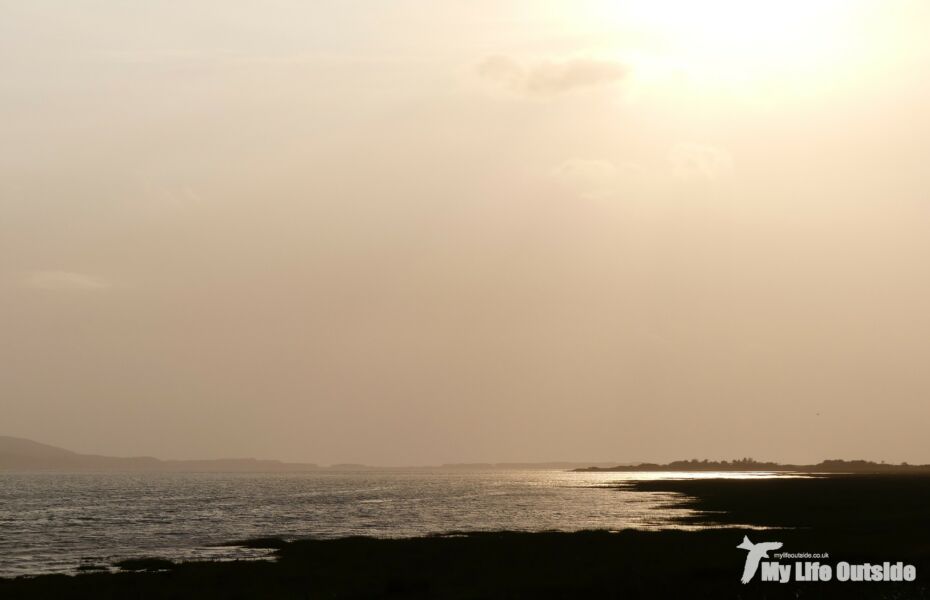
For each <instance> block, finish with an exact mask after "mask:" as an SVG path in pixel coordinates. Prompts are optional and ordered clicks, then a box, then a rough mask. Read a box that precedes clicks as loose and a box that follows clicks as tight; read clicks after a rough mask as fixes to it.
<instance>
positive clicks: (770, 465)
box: [574, 458, 930, 473]
mask: <svg viewBox="0 0 930 600" xmlns="http://www.w3.org/2000/svg"><path fill="white" fill-rule="evenodd" d="M574 471H577V472H589V471H604V472H637V471H643V472H648V471H658V472H668V471H681V472H692V471H693V472H697V471H717V472H751V471H758V472H768V473H930V465H909V464H907V463H901V464H897V465H896V464H890V463H884V462H880V463H877V462H872V461H868V460H840V459H836V460H825V461H822V462H819V463H817V464H816V465H787V464H780V463H774V462H761V461H757V460H753V459H751V458H740V459H737V460H723V461H713V460H706V459H705V460H696V459H691V460H676V461H673V462H670V463H666V464H656V463H639V464H635V465H617V466H614V467H601V466H589V467H583V468H579V469H574Z"/></svg>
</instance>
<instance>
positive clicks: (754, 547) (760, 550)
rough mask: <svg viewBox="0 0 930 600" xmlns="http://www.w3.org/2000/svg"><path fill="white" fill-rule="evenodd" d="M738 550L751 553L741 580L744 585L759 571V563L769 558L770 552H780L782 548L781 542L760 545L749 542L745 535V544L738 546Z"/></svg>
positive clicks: (760, 543) (747, 556)
mask: <svg viewBox="0 0 930 600" xmlns="http://www.w3.org/2000/svg"><path fill="white" fill-rule="evenodd" d="M737 548H739V549H741V550H747V551H748V552H749V554H747V555H746V565H745V566H744V567H743V578H742V579H741V580H740V581H742V582H743V583H749V581H750V580H751V579H752V578H753V576H754V575H755V574H756V571H757V570H758V569H759V561H760V560H761V559H763V558H768V557H769V550H778V549H779V548H781V542H759V543H758V544H753V543H752V542H750V541H749V536H748V535H744V536H743V542H742V543H741V544H740V545H739V546H737Z"/></svg>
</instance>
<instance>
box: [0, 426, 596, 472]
mask: <svg viewBox="0 0 930 600" xmlns="http://www.w3.org/2000/svg"><path fill="white" fill-rule="evenodd" d="M590 464H591V463H583V462H536V463H533V462H521V463H516V462H509V463H458V464H444V465H440V466H424V467H375V466H371V465H363V464H357V463H338V464H334V465H330V466H328V467H327V466H320V465H317V464H315V463H299V462H283V461H280V460H261V459H255V458H220V459H213V460H162V459H158V458H154V457H151V456H135V457H125V458H124V457H116V456H101V455H97V454H80V453H78V452H72V451H71V450H65V449H64V448H59V447H57V446H51V445H49V444H42V443H40V442H35V441H32V440H27V439H24V438H18V437H11V436H4V435H0V472H2V471H61V472H72V471H78V472H80V471H121V472H126V471H129V472H132V471H138V472H179V473H181V472H200V473H206V472H214V473H224V472H225V473H236V472H242V473H279V472H281V473H283V472H291V473H293V472H304V471H317V470H322V469H330V470H333V471H369V470H396V469H411V468H421V469H461V470H496V469H573V468H576V467H581V466H584V465H590ZM610 464H611V463H596V466H602V467H606V466H609V465H610Z"/></svg>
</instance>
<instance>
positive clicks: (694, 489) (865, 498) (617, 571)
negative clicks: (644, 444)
mask: <svg viewBox="0 0 930 600" xmlns="http://www.w3.org/2000/svg"><path fill="white" fill-rule="evenodd" d="M617 487H618V490H621V491H622V490H623V489H625V488H633V489H635V490H636V491H644V492H661V493H672V494H675V496H673V497H672V499H671V500H670V503H671V504H674V505H675V506H676V507H682V506H684V507H687V508H690V509H691V510H693V511H696V512H694V513H692V514H690V515H688V516H683V517H681V519H680V521H681V525H696V524H697V525H704V526H707V527H712V528H710V529H702V530H698V531H684V530H676V529H667V530H662V531H641V530H629V529H628V530H623V531H620V532H615V533H611V532H607V531H603V530H596V531H579V532H537V533H518V532H481V533H455V532H451V533H448V534H441V535H433V536H424V537H415V538H401V539H384V538H369V537H347V538H339V539H331V540H296V541H291V542H286V541H283V540H279V539H276V538H270V539H264V540H261V541H258V540H244V541H240V542H239V543H240V544H252V546H251V547H261V548H267V547H273V552H274V555H275V557H276V560H275V561H274V562H270V561H238V562H190V563H171V562H170V561H164V560H159V559H150V560H146V559H144V557H140V560H137V561H134V562H133V563H127V564H125V565H124V566H126V567H131V568H133V569H140V570H134V571H128V572H120V573H97V572H92V573H83V574H79V575H74V576H69V575H41V576H37V577H31V578H22V577H20V578H17V579H0V597H3V598H44V597H56V598H121V597H127V596H132V597H138V598H164V597H172V598H202V597H207V598H230V597H240V598H306V597H309V598H317V597H319V598H323V597H328V598H329V597H337V598H343V597H345V598H349V597H352V598H359V597H362V598H373V597H397V598H430V597H451V598H472V597H527V598H530V597H533V598H540V597H541V598H548V597H560V598H561V597H590V596H598V597H624V598H630V597H634V598H636V597H642V598H652V597H662V596H678V597H716V598H719V597H738V596H740V595H744V597H759V595H760V594H764V595H765V597H771V598H782V597H785V598H788V597H792V598H794V597H802V598H804V597H811V598H814V597H818V598H819V597H837V598H857V597H862V598H872V597H892V596H893V597H899V598H911V597H915V598H916V597H925V596H926V595H927V594H928V588H927V580H925V578H924V575H925V574H928V573H930V545H928V544H927V542H926V540H925V534H926V532H928V531H930V477H928V476H923V475H900V474H896V475H870V476H866V475H848V476H820V477H804V478H774V479H694V480H684V479H682V480H645V481H635V482H625V483H622V484H618V485H617ZM740 524H748V525H753V526H761V527H769V528H772V529H771V530H768V531H765V532H762V531H755V532H753V531H747V530H745V529H743V528H741V527H739V525H740ZM747 533H748V535H749V536H751V537H752V538H753V539H756V538H758V539H760V540H762V539H769V538H771V539H777V540H778V541H779V542H783V543H784V546H785V549H786V550H790V551H792V552H794V551H799V552H809V553H820V552H824V553H829V554H830V555H831V556H832V557H835V559H836V560H846V561H850V562H872V563H880V562H881V561H905V562H907V563H909V564H914V565H916V570H917V581H916V582H913V583H907V582H905V583H881V584H876V583H872V584H868V583H863V584H858V583H851V582H850V583H839V582H832V583H818V584H812V583H787V584H776V583H770V582H761V581H752V582H750V583H749V584H748V585H746V586H743V585H742V584H741V583H740V582H739V574H740V571H741V569H742V562H743V554H744V553H743V551H742V550H738V549H737V548H736V545H737V544H738V543H739V542H740V540H741V539H742V537H743V535H744V534H747ZM756 541H758V540H756ZM146 569H153V570H146ZM812 586H813V587H812Z"/></svg>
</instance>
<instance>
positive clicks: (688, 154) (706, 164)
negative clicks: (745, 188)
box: [668, 143, 733, 181]
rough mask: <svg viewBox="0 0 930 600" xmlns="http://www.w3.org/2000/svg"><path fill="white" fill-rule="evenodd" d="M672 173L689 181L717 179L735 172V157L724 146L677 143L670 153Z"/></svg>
mask: <svg viewBox="0 0 930 600" xmlns="http://www.w3.org/2000/svg"><path fill="white" fill-rule="evenodd" d="M668 158H669V162H670V163H671V166H672V174H673V175H674V176H675V177H676V178H678V179H684V180H687V181H693V180H705V181H715V180H718V179H720V178H722V177H725V176H727V175H730V174H731V173H732V172H733V158H732V157H731V156H730V154H729V153H728V152H727V151H726V150H723V149H722V148H716V147H714V146H702V145H700V144H692V143H679V144H675V146H673V147H672V149H671V150H670V151H669V154H668Z"/></svg>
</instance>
